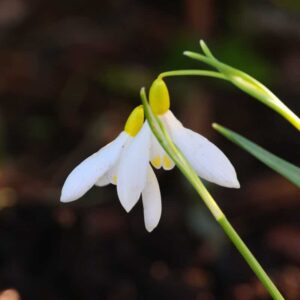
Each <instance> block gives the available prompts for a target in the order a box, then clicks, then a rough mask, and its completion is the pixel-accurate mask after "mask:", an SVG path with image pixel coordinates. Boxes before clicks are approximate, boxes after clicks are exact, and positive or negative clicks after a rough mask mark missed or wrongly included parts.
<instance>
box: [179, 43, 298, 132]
mask: <svg viewBox="0 0 300 300" xmlns="http://www.w3.org/2000/svg"><path fill="white" fill-rule="evenodd" d="M200 46H201V48H202V50H203V52H204V54H205V55H203V54H200V53H196V52H192V51H184V53H183V54H184V55H186V56H187V57H189V58H192V59H195V60H198V61H201V62H203V63H206V64H208V65H210V66H212V67H214V68H216V69H217V70H218V71H219V72H220V73H221V74H223V75H224V77H226V79H227V80H228V81H231V83H232V84H234V85H235V86H236V87H238V88H239V89H241V90H242V91H244V92H245V93H247V94H249V95H251V96H252V97H254V98H256V99H257V100H259V101H260V102H262V103H263V104H265V105H267V106H269V107H270V108H271V109H273V110H274V111H276V112H277V113H278V114H280V115H281V116H282V117H284V118H285V119H286V120H287V121H289V122H290V123H291V124H292V125H293V126H294V127H296V128H297V129H298V130H299V131H300V119H299V117H298V116H297V115H296V114H295V113H294V112H293V111H292V110H291V109H289V108H288V107H287V106H286V105H285V104H284V103H283V102H282V101H281V100H280V99H279V98H278V97H277V96H276V95H274V94H273V93H272V92H271V91H270V90H269V89H268V88H267V87H266V86H264V85H263V84H262V83H260V82H259V81H257V80H256V79H255V78H253V77H252V76H250V75H248V74H246V73H245V72H242V71H240V70H238V69H235V68H233V67H231V66H229V65H226V64H224V63H222V62H220V61H219V60H218V59H216V58H215V57H214V56H213V54H212V53H211V51H210V50H209V48H208V47H207V45H206V44H205V43H204V41H200ZM219 78H220V77H219Z"/></svg>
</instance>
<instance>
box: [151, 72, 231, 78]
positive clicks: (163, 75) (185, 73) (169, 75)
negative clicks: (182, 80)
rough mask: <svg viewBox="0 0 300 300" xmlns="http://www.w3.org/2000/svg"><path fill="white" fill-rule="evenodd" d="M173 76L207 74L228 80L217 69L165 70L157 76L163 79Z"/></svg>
mask: <svg viewBox="0 0 300 300" xmlns="http://www.w3.org/2000/svg"><path fill="white" fill-rule="evenodd" d="M173 76H207V77H214V78H219V79H224V80H228V79H227V77H226V76H225V75H223V74H222V73H219V72H215V71H209V70H174V71H167V72H163V73H161V74H159V75H158V77H157V78H159V79H162V78H164V77H173Z"/></svg>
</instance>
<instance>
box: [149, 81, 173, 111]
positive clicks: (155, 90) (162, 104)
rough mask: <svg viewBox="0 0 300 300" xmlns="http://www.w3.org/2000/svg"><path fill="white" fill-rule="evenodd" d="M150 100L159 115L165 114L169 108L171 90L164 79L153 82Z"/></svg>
mask: <svg viewBox="0 0 300 300" xmlns="http://www.w3.org/2000/svg"><path fill="white" fill-rule="evenodd" d="M149 102H150V106H151V108H152V110H153V112H154V113H155V114H157V115H163V114H165V113H166V112H167V111H168V110H169V108H170V96H169V91H168V88H167V86H166V84H165V82H164V81H163V80H162V79H156V80H154V82H153V83H152V85H151V88H150V92H149Z"/></svg>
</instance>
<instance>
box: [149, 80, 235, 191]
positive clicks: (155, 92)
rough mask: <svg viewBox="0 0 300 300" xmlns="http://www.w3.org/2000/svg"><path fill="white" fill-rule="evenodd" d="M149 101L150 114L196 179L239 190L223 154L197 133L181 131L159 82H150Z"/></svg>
mask: <svg viewBox="0 0 300 300" xmlns="http://www.w3.org/2000/svg"><path fill="white" fill-rule="evenodd" d="M149 101H150V105H151V108H152V111H153V112H154V113H155V114H157V115H158V116H159V117H160V119H161V120H162V122H163V123H164V125H165V126H166V128H167V131H168V133H169V134H170V136H171V138H172V140H173V141H174V143H175V144H176V146H177V147H178V148H179V149H180V150H181V152H182V153H183V154H184V156H185V157H186V158H187V160H188V161H189V163H190V164H191V166H192V167H193V168H194V170H195V171H196V173H197V174H198V175H199V176H200V177H202V178H204V179H206V180H207V181H210V182H214V183H216V184H219V185H221V186H225V187H230V188H239V187H240V184H239V181H238V179H237V175H236V172H235V169H234V167H233V166H232V164H231V163H230V161H229V159H228V158H227V157H226V156H225V154H224V153H223V152H222V151H221V150H220V149H219V148H218V147H217V146H215V145H214V144H213V143H211V142H210V141H209V140H207V139H206V138H205V137H203V136H202V135H200V134H199V133H196V132H194V131H192V130H190V129H187V128H185V127H184V126H183V125H182V124H181V122H179V121H178V120H177V118H176V117H175V116H174V115H173V113H172V112H171V111H170V110H169V107H170V98H169V92H168V89H167V86H166V84H165V83H164V81H163V80H162V79H156V80H155V81H154V82H153V84H152V86H151V89H150V94H149Z"/></svg>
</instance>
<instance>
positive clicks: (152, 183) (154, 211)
mask: <svg viewBox="0 0 300 300" xmlns="http://www.w3.org/2000/svg"><path fill="white" fill-rule="evenodd" d="M142 200H143V207H144V220H145V226H146V229H147V230H148V231H149V232H151V231H152V230H153V229H154V228H155V227H156V226H157V225H158V223H159V220H160V217H161V195H160V189H159V185H158V181H157V178H156V176H155V174H154V172H153V170H152V168H151V167H150V166H149V167H148V174H147V182H146V186H145V188H144V190H143V192H142Z"/></svg>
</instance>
